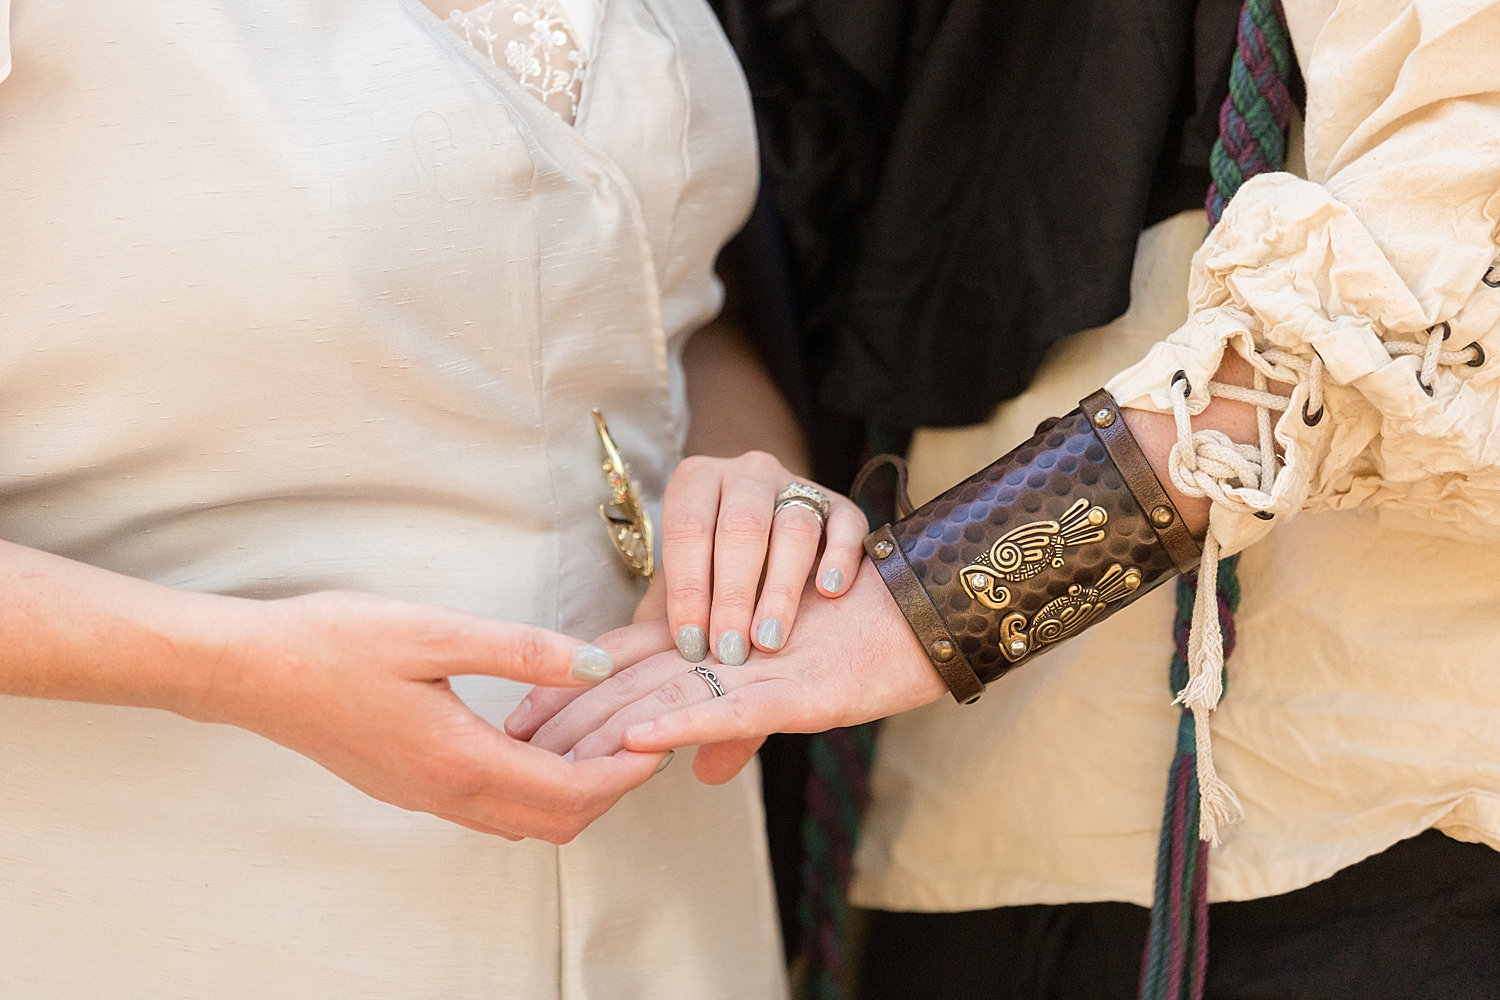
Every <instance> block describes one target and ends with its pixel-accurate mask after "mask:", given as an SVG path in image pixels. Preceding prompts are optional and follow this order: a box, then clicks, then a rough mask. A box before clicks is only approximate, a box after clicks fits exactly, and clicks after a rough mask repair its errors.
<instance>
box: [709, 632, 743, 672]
mask: <svg viewBox="0 0 1500 1000" xmlns="http://www.w3.org/2000/svg"><path fill="white" fill-rule="evenodd" d="M715 652H717V653H718V655H719V662H720V663H722V664H724V665H725V666H726V667H737V666H739V665H740V664H741V663H744V662H745V656H746V651H745V637H744V636H743V635H741V634H740V633H738V632H736V631H735V630H734V629H730V630H729V631H728V632H725V633H723V634H722V635H720V636H719V647H718V649H717V650H715Z"/></svg>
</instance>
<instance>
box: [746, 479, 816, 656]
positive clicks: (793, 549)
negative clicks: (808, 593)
mask: <svg viewBox="0 0 1500 1000" xmlns="http://www.w3.org/2000/svg"><path fill="white" fill-rule="evenodd" d="M822 542H823V522H822V521H820V520H819V519H818V515H816V514H814V513H813V512H812V511H810V510H808V509H807V508H806V507H803V506H800V505H793V504H788V505H787V506H785V507H783V508H781V510H780V511H779V512H778V513H777V514H776V515H775V518H774V520H773V521H772V522H771V551H770V553H769V554H768V555H767V556H766V580H765V583H764V585H763V586H762V587H761V591H760V603H759V604H758V605H757V606H756V609H755V627H754V631H753V633H752V636H753V638H754V639H755V645H756V646H757V647H759V648H760V649H763V650H765V651H766V652H769V653H774V652H776V650H778V649H780V648H781V647H782V646H783V645H784V644H785V643H786V637H787V633H788V632H790V631H791V627H792V622H794V621H796V619H797V602H798V601H800V600H801V598H802V591H803V590H804V589H805V588H806V586H807V577H808V574H809V573H811V572H812V568H813V562H814V561H815V560H816V559H817V558H818V546H819V545H821V544H822Z"/></svg>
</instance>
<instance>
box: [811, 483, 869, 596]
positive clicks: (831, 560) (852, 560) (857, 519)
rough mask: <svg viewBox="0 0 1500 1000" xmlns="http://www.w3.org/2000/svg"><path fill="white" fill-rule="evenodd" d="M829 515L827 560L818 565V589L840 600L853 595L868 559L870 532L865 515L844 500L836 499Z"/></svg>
mask: <svg viewBox="0 0 1500 1000" xmlns="http://www.w3.org/2000/svg"><path fill="white" fill-rule="evenodd" d="M832 499H833V504H832V508H831V509H830V510H829V512H828V526H827V529H826V534H827V537H828V542H827V544H826V545H825V546H824V548H823V559H822V561H821V562H819V564H818V577H817V586H818V590H819V592H821V593H822V594H823V595H824V596H825V597H840V596H842V595H844V594H847V593H848V592H849V586H850V584H852V583H853V582H854V574H855V573H857V572H859V564H860V562H861V560H863V559H864V555H865V549H864V541H865V535H866V534H867V533H868V532H869V530H870V522H869V521H868V520H866V518H865V513H864V511H862V510H860V509H859V506H858V505H857V504H855V503H854V501H853V500H850V499H849V498H848V497H844V496H834V497H833V498H832Z"/></svg>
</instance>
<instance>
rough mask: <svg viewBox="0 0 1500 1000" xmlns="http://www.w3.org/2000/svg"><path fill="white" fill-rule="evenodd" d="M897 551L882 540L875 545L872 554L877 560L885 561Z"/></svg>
mask: <svg viewBox="0 0 1500 1000" xmlns="http://www.w3.org/2000/svg"><path fill="white" fill-rule="evenodd" d="M895 551H896V547H895V546H894V545H892V544H891V543H890V542H888V541H886V540H885V539H884V538H882V539H881V540H880V541H878V542H876V543H875V545H874V547H873V548H872V550H871V554H872V555H874V556H875V558H876V559H884V558H886V557H887V556H889V555H890V554H891V553H892V552H895Z"/></svg>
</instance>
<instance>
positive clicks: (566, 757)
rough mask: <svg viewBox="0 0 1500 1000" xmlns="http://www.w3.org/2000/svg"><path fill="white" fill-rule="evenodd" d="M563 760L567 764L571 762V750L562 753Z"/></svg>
mask: <svg viewBox="0 0 1500 1000" xmlns="http://www.w3.org/2000/svg"><path fill="white" fill-rule="evenodd" d="M563 760H565V761H567V762H568V763H569V764H571V763H573V751H571V750H569V751H568V752H567V753H565V754H563Z"/></svg>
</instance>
